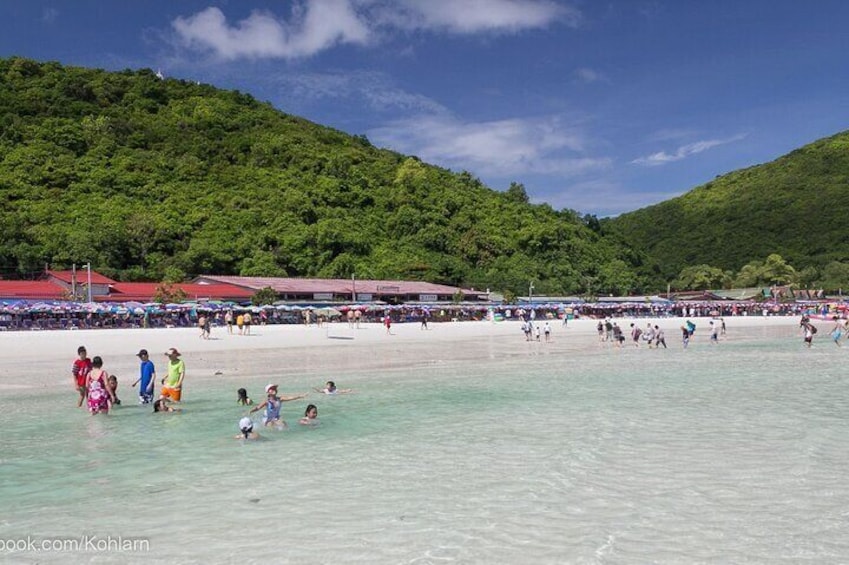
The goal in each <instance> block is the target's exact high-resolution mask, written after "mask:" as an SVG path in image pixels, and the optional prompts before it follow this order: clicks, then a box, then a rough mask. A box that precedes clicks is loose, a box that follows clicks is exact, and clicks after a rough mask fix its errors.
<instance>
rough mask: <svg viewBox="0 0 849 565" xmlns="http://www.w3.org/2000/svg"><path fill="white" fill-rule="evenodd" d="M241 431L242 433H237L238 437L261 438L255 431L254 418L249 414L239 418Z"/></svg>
mask: <svg viewBox="0 0 849 565" xmlns="http://www.w3.org/2000/svg"><path fill="white" fill-rule="evenodd" d="M239 431H240V432H242V433H240V434H238V435H236V439H259V434H258V433H256V432H255V431H254V423H253V420H251V419H250V418H248V417H247V416H245V417H244V418H242V419H241V420H239Z"/></svg>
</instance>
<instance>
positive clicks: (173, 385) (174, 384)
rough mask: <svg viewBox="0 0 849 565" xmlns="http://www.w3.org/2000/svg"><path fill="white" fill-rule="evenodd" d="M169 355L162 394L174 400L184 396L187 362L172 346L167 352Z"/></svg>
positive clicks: (176, 400) (166, 354)
mask: <svg viewBox="0 0 849 565" xmlns="http://www.w3.org/2000/svg"><path fill="white" fill-rule="evenodd" d="M165 356H166V357H168V375H167V376H165V377H163V378H162V391H161V394H162V396H165V397H168V398H169V399H171V400H172V401H174V402H180V399H181V398H182V397H183V378H184V377H185V376H186V364H185V363H184V362H183V360H182V359H180V352H179V351H177V348H176V347H172V348H171V349H169V350H168V351H166V352H165Z"/></svg>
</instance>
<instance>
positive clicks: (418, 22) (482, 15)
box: [377, 0, 580, 34]
mask: <svg viewBox="0 0 849 565" xmlns="http://www.w3.org/2000/svg"><path fill="white" fill-rule="evenodd" d="M377 16H378V18H379V21H381V22H383V23H385V24H389V25H392V26H394V27H398V28H401V29H406V30H446V31H449V32H451V33H458V34H464V33H479V32H493V31H494V32H516V31H521V30H525V29H537V28H542V27H546V26H548V25H550V24H553V23H555V22H565V23H566V24H567V25H572V26H575V25H577V23H578V21H579V19H580V14H579V12H578V11H577V10H575V9H573V8H570V7H568V6H565V5H563V4H558V3H557V2H553V1H549V0H400V1H397V2H392V3H386V4H384V5H383V9H381V10H380V11H379V12H378V13H377Z"/></svg>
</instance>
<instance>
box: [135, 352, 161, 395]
mask: <svg viewBox="0 0 849 565" xmlns="http://www.w3.org/2000/svg"><path fill="white" fill-rule="evenodd" d="M136 357H138V358H139V360H140V361H141V364H140V365H139V378H137V379H136V382H134V383H133V386H136V385H139V404H150V403H151V402H153V387H154V385H155V384H156V368H155V367H154V366H153V361H151V360H150V357H149V356H148V354H147V349H140V350H139V352H138V353H136Z"/></svg>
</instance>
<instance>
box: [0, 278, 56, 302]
mask: <svg viewBox="0 0 849 565" xmlns="http://www.w3.org/2000/svg"><path fill="white" fill-rule="evenodd" d="M0 299H10V300H67V299H68V291H67V290H65V288H63V287H61V286H59V285H58V284H55V283H52V282H50V281H0Z"/></svg>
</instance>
